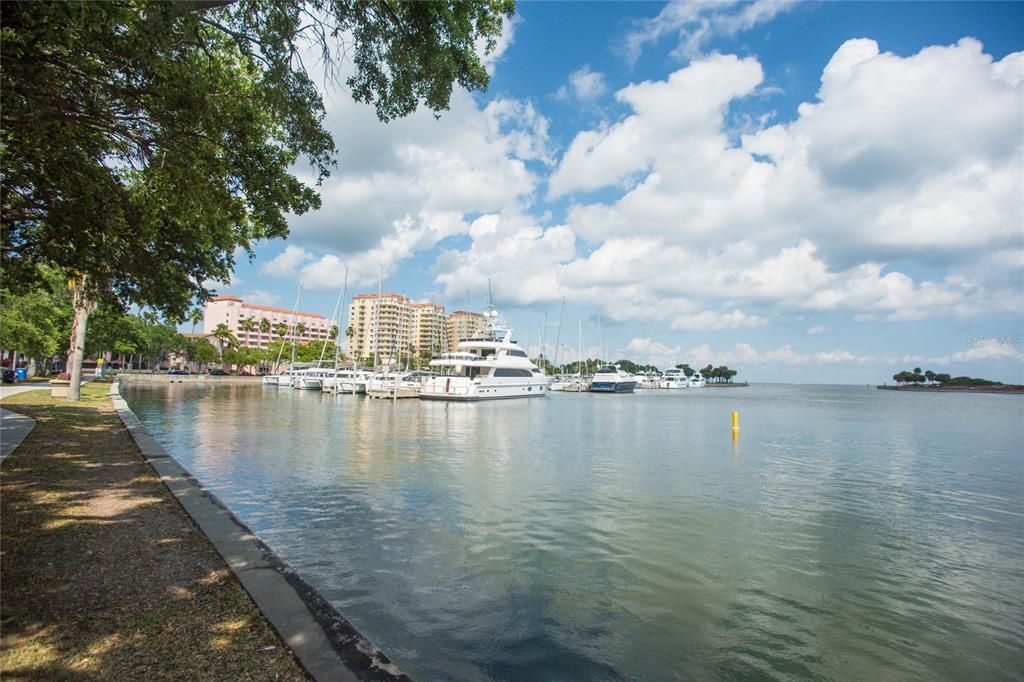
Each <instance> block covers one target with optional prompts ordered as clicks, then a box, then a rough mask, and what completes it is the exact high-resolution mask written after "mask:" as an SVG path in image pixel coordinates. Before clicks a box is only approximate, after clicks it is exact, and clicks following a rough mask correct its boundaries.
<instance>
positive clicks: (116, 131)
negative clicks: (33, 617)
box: [0, 0, 514, 400]
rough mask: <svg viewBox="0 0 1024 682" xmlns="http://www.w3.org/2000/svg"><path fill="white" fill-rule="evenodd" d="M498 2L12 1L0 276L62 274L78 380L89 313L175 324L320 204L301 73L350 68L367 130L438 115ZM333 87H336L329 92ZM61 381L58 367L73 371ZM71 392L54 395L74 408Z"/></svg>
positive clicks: (309, 92)
mask: <svg viewBox="0 0 1024 682" xmlns="http://www.w3.org/2000/svg"><path fill="white" fill-rule="evenodd" d="M513 11H514V3H513V2H512V1H511V0H490V1H484V0H481V1H478V2H439V3H395V2H390V1H389V0H371V1H369V2H365V1H363V0H281V1H279V2H272V3H271V2H260V1H258V0H238V1H237V2H233V1H232V0H223V1H212V2H208V1H203V0H197V1H194V2H186V1H180V2H174V3H169V2H157V1H155V0H137V1H133V2H128V1H127V0H113V1H109V2H87V3H81V2H71V3H63V2H27V1H19V0H10V1H9V2H5V3H2V4H0V26H2V42H3V60H2V63H0V110H2V111H3V113H4V118H3V131H2V147H3V152H4V153H3V154H2V156H0V177H2V178H3V183H2V185H0V233H2V237H3V246H2V249H0V268H2V269H3V271H4V273H5V280H6V281H8V282H12V283H14V285H16V286H18V287H28V286H30V285H31V283H32V282H33V281H34V280H35V277H36V265H37V264H40V263H44V264H52V265H55V266H57V267H59V268H61V269H63V270H64V271H66V272H67V273H68V275H69V276H70V280H71V282H72V285H71V288H72V302H73V304H74V306H75V323H74V324H75V331H74V333H73V334H72V339H73V340H72V344H73V345H72V351H73V353H72V357H73V358H74V359H75V361H76V363H77V365H76V366H77V367H78V370H77V371H78V373H79V374H80V366H81V350H82V344H83V343H84V339H85V334H86V326H87V322H88V316H89V314H90V312H91V311H92V310H93V309H94V308H95V306H96V303H97V302H98V301H101V300H104V301H107V302H110V303H116V304H119V305H122V306H123V305H125V304H126V303H127V302H134V303H136V304H138V305H150V306H154V307H156V308H158V309H160V310H161V311H163V312H164V313H168V314H173V315H174V316H178V317H183V316H184V311H185V310H186V309H187V308H188V306H189V305H190V304H191V302H192V301H193V300H205V299H206V298H208V297H209V295H210V294H211V293H212V292H211V291H210V289H209V288H208V287H209V286H210V284H209V283H210V282H214V283H216V282H227V281H228V279H229V277H230V274H231V272H232V269H233V267H234V253H235V252H236V251H237V250H241V251H244V252H245V253H247V254H248V255H249V257H250V258H251V257H253V250H252V249H253V244H254V242H255V241H257V240H259V239H264V238H274V237H284V236H286V235H287V233H288V227H287V222H286V218H285V216H286V215H287V214H288V213H294V214H296V215H299V214H302V213H305V212H306V211H309V210H311V209H315V208H318V207H319V203H320V200H319V196H318V194H317V193H316V191H315V190H314V189H313V188H312V187H310V186H307V185H306V184H304V183H303V182H302V181H300V180H299V179H298V178H297V177H296V176H295V175H293V174H292V168H293V166H295V164H296V163H297V162H298V160H299V159H300V158H305V159H306V160H307V161H308V167H309V175H310V176H312V177H313V178H314V181H315V182H317V183H319V182H320V181H321V180H322V179H323V178H324V177H326V176H327V174H328V171H329V167H330V166H331V165H332V163H333V160H332V159H333V153H334V143H333V140H332V139H331V136H330V134H329V133H328V132H327V131H326V130H325V129H324V127H323V117H324V107H323V102H322V99H321V95H320V93H319V92H318V90H317V88H316V86H315V85H314V83H313V81H312V79H311V78H310V76H309V75H308V74H307V72H306V70H305V67H304V61H303V59H302V55H303V49H304V48H305V47H306V45H307V44H308V43H309V42H310V41H312V42H313V43H315V44H317V45H318V47H319V48H320V50H321V52H322V55H323V56H324V58H325V60H324V61H325V63H327V64H329V65H331V64H336V62H337V59H338V58H341V57H348V56H350V57H351V59H352V62H353V65H354V73H353V75H352V76H351V77H350V78H348V80H347V81H346V85H347V86H348V90H349V92H351V94H352V96H353V97H354V98H355V99H356V100H358V101H361V102H367V103H371V104H373V105H375V106H376V110H377V114H378V117H379V118H380V119H381V120H389V119H391V118H395V117H398V116H404V115H406V114H408V113H410V112H412V111H413V110H415V109H416V108H417V107H418V106H419V105H420V104H425V105H426V106H427V107H429V108H431V109H432V110H434V111H435V112H439V111H442V110H444V109H446V108H447V106H448V101H449V98H450V96H451V92H452V87H453V83H455V82H457V83H459V84H460V85H461V86H463V87H465V88H468V89H470V90H474V89H483V88H485V87H486V85H487V82H488V77H487V72H486V70H485V69H484V67H483V65H482V63H481V60H480V56H479V55H478V54H477V51H476V45H477V41H478V40H480V41H482V42H481V43H480V44H482V45H483V46H484V50H485V51H487V50H490V49H492V48H493V47H494V45H495V41H496V38H497V36H498V35H499V34H500V31H501V26H502V17H503V16H511V14H512V12H513ZM334 73H336V72H332V75H333V74H334ZM75 371H76V370H73V374H74V373H75ZM77 389H78V385H77V383H76V382H75V381H72V384H71V387H70V390H69V398H70V399H73V400H76V399H77V398H78V390H77Z"/></svg>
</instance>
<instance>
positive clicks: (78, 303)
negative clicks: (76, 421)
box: [68, 276, 96, 401]
mask: <svg viewBox="0 0 1024 682" xmlns="http://www.w3.org/2000/svg"><path fill="white" fill-rule="evenodd" d="M70 286H71V306H72V308H73V309H74V311H75V322H74V327H72V329H71V347H70V349H69V351H68V365H70V373H71V383H70V385H68V400H69V401H77V400H80V399H81V397H82V396H81V383H82V360H84V359H85V331H86V327H87V326H88V323H89V315H90V314H91V313H92V311H93V310H95V309H96V304H95V303H94V302H92V301H90V300H89V299H88V298H86V295H85V277H84V276H82V277H81V278H79V279H77V280H72V281H71V282H70Z"/></svg>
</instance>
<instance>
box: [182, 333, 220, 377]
mask: <svg viewBox="0 0 1024 682" xmlns="http://www.w3.org/2000/svg"><path fill="white" fill-rule="evenodd" d="M185 354H186V356H187V357H188V359H189V361H190V362H195V363H198V364H199V369H200V370H201V369H202V368H203V366H204V365H208V364H210V363H211V362H216V361H217V359H218V358H220V352H219V351H218V350H217V348H216V347H215V346H214V345H213V344H212V343H210V341H209V340H208V339H205V338H198V339H191V340H190V341H189V343H188V344H187V345H186V348H185Z"/></svg>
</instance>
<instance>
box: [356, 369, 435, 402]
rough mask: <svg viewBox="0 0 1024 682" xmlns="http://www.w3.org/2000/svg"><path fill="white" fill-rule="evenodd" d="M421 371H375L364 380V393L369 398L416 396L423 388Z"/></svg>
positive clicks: (418, 395)
mask: <svg viewBox="0 0 1024 682" xmlns="http://www.w3.org/2000/svg"><path fill="white" fill-rule="evenodd" d="M423 381H424V374H423V373H421V372H404V373H398V372H394V373H384V372H381V373H377V374H374V375H373V376H371V377H369V378H368V379H367V381H366V395H367V396H369V397H371V398H385V399H395V398H418V397H420V393H421V391H422V389H423Z"/></svg>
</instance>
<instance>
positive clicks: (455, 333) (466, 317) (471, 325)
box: [448, 310, 486, 348]
mask: <svg viewBox="0 0 1024 682" xmlns="http://www.w3.org/2000/svg"><path fill="white" fill-rule="evenodd" d="M485 319H486V318H485V317H484V316H483V315H482V314H480V313H471V312H468V311H466V310H456V311H454V312H452V314H451V315H449V316H448V347H449V348H455V346H456V345H457V344H458V343H459V341H461V340H462V339H468V338H469V337H470V336H472V335H473V334H475V333H476V332H478V331H480V330H481V329H483V328H484V320H485Z"/></svg>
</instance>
